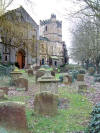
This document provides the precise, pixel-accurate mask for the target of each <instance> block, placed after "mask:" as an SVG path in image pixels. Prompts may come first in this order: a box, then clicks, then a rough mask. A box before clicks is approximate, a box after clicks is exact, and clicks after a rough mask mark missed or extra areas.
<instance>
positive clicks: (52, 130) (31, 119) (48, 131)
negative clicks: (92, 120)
mask: <svg viewBox="0 0 100 133" xmlns="http://www.w3.org/2000/svg"><path fill="white" fill-rule="evenodd" d="M59 97H61V98H67V99H68V100H69V106H68V109H59V110H58V114H57V115H56V116H53V117H48V116H47V117H44V116H41V115H37V114H36V113H34V111H33V110H27V111H26V115H27V120H28V127H29V129H30V130H31V131H34V133H67V132H72V131H84V130H85V129H86V128H87V124H88V121H89V117H90V112H91V111H92V104H91V103H90V102H89V101H88V100H87V98H86V97H84V96H82V95H80V94H78V93H77V92H75V90H74V89H72V88H70V87H61V88H59Z"/></svg>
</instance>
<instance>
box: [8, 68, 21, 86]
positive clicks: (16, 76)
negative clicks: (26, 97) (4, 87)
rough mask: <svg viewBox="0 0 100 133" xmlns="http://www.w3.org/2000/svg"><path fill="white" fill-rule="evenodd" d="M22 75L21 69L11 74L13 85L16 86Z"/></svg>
mask: <svg viewBox="0 0 100 133" xmlns="http://www.w3.org/2000/svg"><path fill="white" fill-rule="evenodd" d="M21 75H22V72H20V70H19V69H17V68H15V70H14V71H13V72H11V73H10V76H11V82H10V84H11V85H14V80H15V79H17V78H19V77H20V76H21Z"/></svg>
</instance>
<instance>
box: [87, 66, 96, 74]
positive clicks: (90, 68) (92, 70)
mask: <svg viewBox="0 0 100 133" xmlns="http://www.w3.org/2000/svg"><path fill="white" fill-rule="evenodd" d="M88 71H89V74H90V75H93V74H94V73H95V69H94V67H89V69H88Z"/></svg>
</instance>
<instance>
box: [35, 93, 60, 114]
mask: <svg viewBox="0 0 100 133" xmlns="http://www.w3.org/2000/svg"><path fill="white" fill-rule="evenodd" d="M57 104H58V96H57V95H55V94H52V93H49V92H41V93H39V94H36V96H35V99H34V111H35V112H37V113H38V114H42V115H50V116H52V115H55V114H57Z"/></svg>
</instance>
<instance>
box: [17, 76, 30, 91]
mask: <svg viewBox="0 0 100 133" xmlns="http://www.w3.org/2000/svg"><path fill="white" fill-rule="evenodd" d="M14 85H15V86H16V87H17V88H25V91H28V80H27V79H25V78H18V79H15V80H14Z"/></svg>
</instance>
